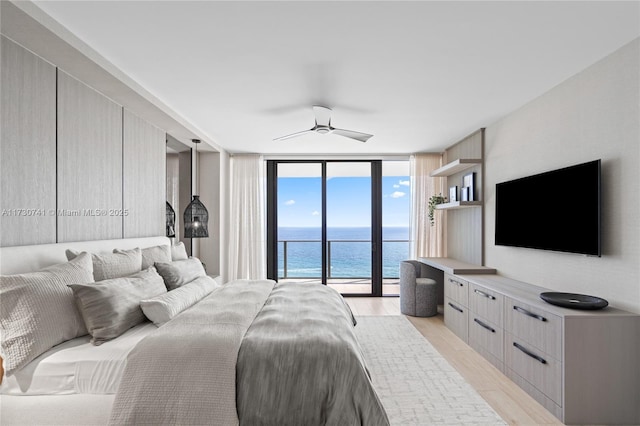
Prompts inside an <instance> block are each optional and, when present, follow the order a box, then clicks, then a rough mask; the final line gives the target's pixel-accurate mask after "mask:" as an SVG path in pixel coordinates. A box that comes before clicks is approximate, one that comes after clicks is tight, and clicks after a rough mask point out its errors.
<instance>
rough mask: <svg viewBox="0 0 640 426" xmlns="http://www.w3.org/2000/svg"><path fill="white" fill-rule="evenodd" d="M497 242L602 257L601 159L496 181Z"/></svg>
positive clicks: (497, 243) (505, 244)
mask: <svg viewBox="0 0 640 426" xmlns="http://www.w3.org/2000/svg"><path fill="white" fill-rule="evenodd" d="M495 225H496V228H495V231H496V234H495V243H496V245H501V246H512V247H527V248H534V249H542V250H553V251H560V252H569V253H579V254H584V255H591V256H600V255H601V247H600V160H595V161H590V162H588V163H583V164H577V165H575V166H570V167H566V168H563V169H558V170H553V171H549V172H545V173H540V174H537V175H533V176H527V177H524V178H520V179H515V180H511V181H508V182H502V183H498V184H497V185H496V223H495Z"/></svg>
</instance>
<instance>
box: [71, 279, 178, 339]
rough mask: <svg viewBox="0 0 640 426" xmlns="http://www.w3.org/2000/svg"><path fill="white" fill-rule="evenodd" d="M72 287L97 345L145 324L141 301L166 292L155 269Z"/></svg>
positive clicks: (72, 285)
mask: <svg viewBox="0 0 640 426" xmlns="http://www.w3.org/2000/svg"><path fill="white" fill-rule="evenodd" d="M69 287H71V289H72V290H73V295H74V296H75V299H76V304H77V305H78V309H79V310H80V313H81V314H82V317H83V318H84V323H85V324H86V326H87V330H89V334H91V337H92V339H91V343H93V344H94V345H96V346H98V345H100V344H102V343H104V342H106V341H108V340H111V339H114V338H116V337H118V336H119V335H121V334H122V333H124V332H125V331H127V330H128V329H130V328H131V327H133V326H135V325H138V324H140V323H141V322H144V321H145V316H144V314H143V313H142V309H140V301H141V300H143V299H149V298H151V297H155V296H157V295H159V294H162V293H166V292H167V289H166V288H165V286H164V282H163V281H162V277H161V276H160V275H158V273H157V272H156V269H155V268H149V269H145V270H144V271H140V272H138V273H136V274H134V275H131V276H129V277H122V278H114V279H111V280H104V281H100V282H95V283H93V284H70V285H69Z"/></svg>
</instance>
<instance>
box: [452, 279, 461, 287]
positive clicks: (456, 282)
mask: <svg viewBox="0 0 640 426" xmlns="http://www.w3.org/2000/svg"><path fill="white" fill-rule="evenodd" d="M449 282H450V283H451V284H458V285H459V286H460V287H464V284H462V283H461V282H460V281H456V280H453V279H451V278H449Z"/></svg>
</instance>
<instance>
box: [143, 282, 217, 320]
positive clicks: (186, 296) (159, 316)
mask: <svg viewBox="0 0 640 426" xmlns="http://www.w3.org/2000/svg"><path fill="white" fill-rule="evenodd" d="M219 286H220V285H219V284H218V283H217V282H216V281H215V280H214V279H213V278H211V277H208V276H206V275H205V276H204V277H200V278H197V279H195V280H193V281H191V282H190V283H188V284H185V285H183V286H182V287H178V288H176V289H175V290H171V291H170V292H168V293H164V294H161V295H159V296H156V297H154V298H153V299H146V300H141V301H140V307H141V308H142V311H143V312H144V314H145V315H146V317H147V318H149V319H150V320H151V321H153V323H154V324H155V325H157V326H158V327H160V326H161V325H162V324H164V323H165V322H167V321H169V320H170V319H172V318H173V317H175V316H176V315H178V314H179V313H180V312H182V311H184V310H185V309H187V308H189V307H191V306H193V305H195V304H196V303H198V302H199V301H200V300H202V299H203V298H204V297H206V296H207V295H209V294H210V293H211V292H212V291H213V290H215V289H216V288H218V287H219Z"/></svg>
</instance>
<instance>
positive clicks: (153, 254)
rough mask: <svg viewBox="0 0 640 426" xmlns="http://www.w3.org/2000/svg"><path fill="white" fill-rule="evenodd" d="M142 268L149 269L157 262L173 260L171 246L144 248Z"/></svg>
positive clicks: (114, 250) (124, 251)
mask: <svg viewBox="0 0 640 426" xmlns="http://www.w3.org/2000/svg"><path fill="white" fill-rule="evenodd" d="M113 252H114V253H127V250H121V249H113ZM141 252H142V269H148V268H150V267H152V266H153V264H154V263H156V262H171V247H169V245H161V246H153V247H147V248H143V249H142V250H141Z"/></svg>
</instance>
